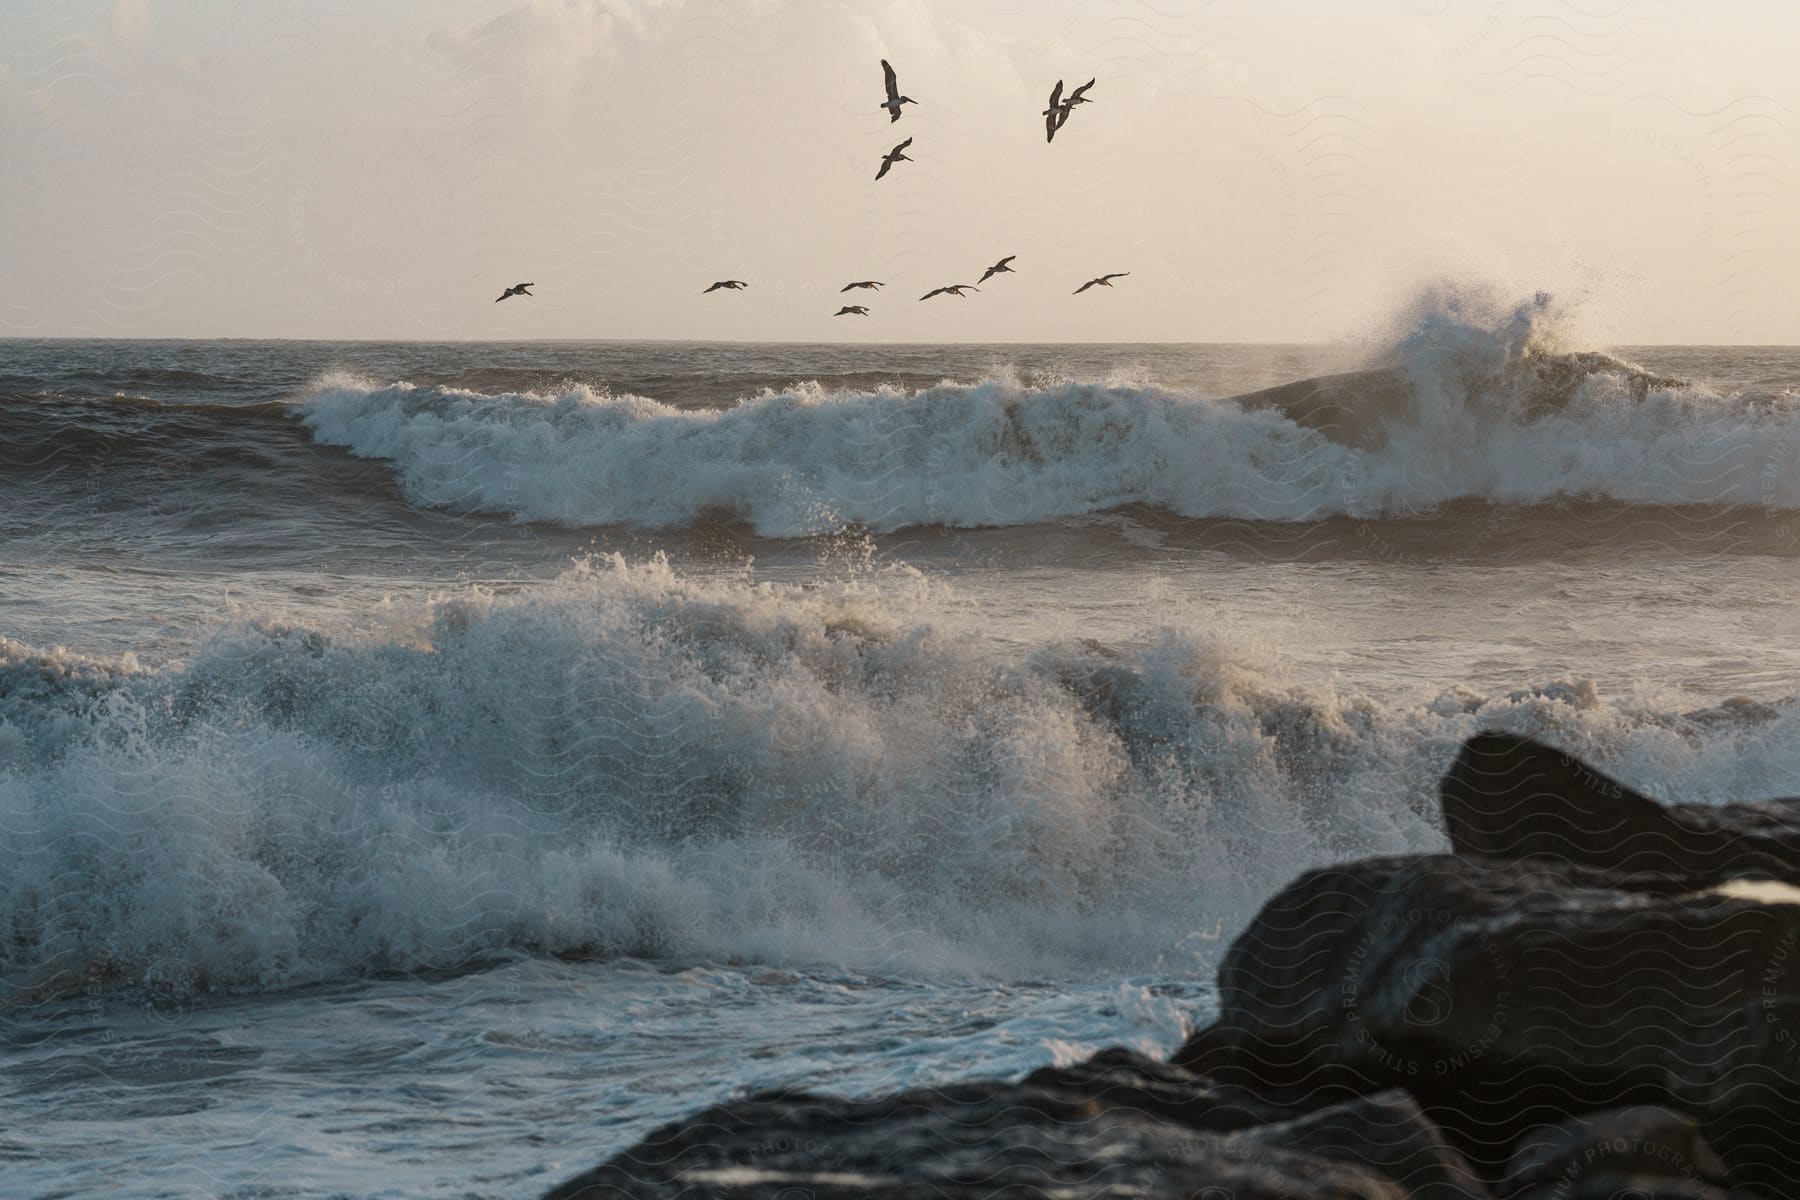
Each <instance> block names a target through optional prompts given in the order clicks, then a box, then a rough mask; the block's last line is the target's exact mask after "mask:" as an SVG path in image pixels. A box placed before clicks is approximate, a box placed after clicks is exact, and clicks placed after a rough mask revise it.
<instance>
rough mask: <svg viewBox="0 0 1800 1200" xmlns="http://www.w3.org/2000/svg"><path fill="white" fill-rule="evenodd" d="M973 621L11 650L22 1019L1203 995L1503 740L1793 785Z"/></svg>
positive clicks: (1728, 747) (1, 775)
mask: <svg viewBox="0 0 1800 1200" xmlns="http://www.w3.org/2000/svg"><path fill="white" fill-rule="evenodd" d="M940 590H941V585H937V584H934V583H932V582H930V581H928V580H926V579H923V578H921V577H919V576H916V575H910V574H904V573H903V574H898V575H895V576H892V577H888V578H883V579H875V580H862V581H855V582H849V583H843V584H839V585H834V586H825V587H818V588H813V589H795V588H781V587H774V586H770V585H753V584H751V583H748V582H746V581H744V580H741V579H723V580H718V579H714V580H703V579H695V578H689V577H684V576H682V575H679V574H677V573H676V572H674V571H673V570H671V569H670V568H669V567H668V566H667V564H666V563H663V562H660V561H657V562H651V563H648V564H644V565H640V566H628V565H625V564H623V563H622V562H619V561H616V560H614V561H611V562H607V563H601V564H597V565H592V566H587V567H583V568H580V569H577V570H575V571H572V572H571V573H570V574H569V575H567V576H566V577H565V578H563V579H562V580H561V581H559V582H557V583H556V584H554V585H551V586H549V587H548V588H546V589H544V590H542V591H537V592H533V593H531V594H529V595H524V596H514V597H507V598H500V597H495V596H493V595H489V594H486V593H482V592H471V593H468V594H466V595H463V596H461V597H458V598H455V599H452V600H448V601H445V602H442V603H440V604H437V605H435V606H433V607H431V608H428V609H424V610H421V611H418V612H416V613H413V614H411V615H410V616H409V617H407V618H405V619H402V620H398V621H397V622H396V623H395V624H394V625H393V626H392V627H390V628H385V629H383V630H381V631H379V632H377V633H367V634H363V635H359V636H348V635H328V634H326V633H324V632H322V631H319V630H313V629H307V628H302V627H294V626H289V625H278V624H271V623H267V622H251V623H247V624H241V625H237V626H233V627H230V628H228V629H225V630H222V631H220V632H219V633H218V634H217V636H215V637H214V638H213V639H212V640H211V641H210V642H209V643H207V644H206V645H205V646H203V647H202V648H201V649H200V650H199V651H198V652H196V653H195V654H194V656H193V657H192V658H191V659H190V660H189V661H187V662H186V663H183V664H180V665H176V666H171V667H166V668H160V669H147V668H145V667H143V666H141V665H140V664H138V663H136V662H134V661H130V660H128V659H126V660H100V659H84V658H79V657H75V656H68V655H61V654H55V653H51V654H43V653H37V652H34V651H31V650H29V649H28V648H25V647H22V646H19V645H17V644H16V643H8V644H6V645H4V646H0V825H3V826H4V828H6V830H7V831H8V836H7V838H6V839H4V841H0V999H4V1000H6V1001H11V1002H14V1003H18V1002H24V1001H27V1000H29V999H30V998H32V997H35V996H39V995H43V994H46V993H54V992H62V991H68V990H71V989H77V988H83V987H91V986H113V985H135V986H145V987H154V988H173V989H195V988H240V987H282V986H289V985H293V984H296V983H301V982H306V981H311V980H318V979H326V978H332V977H336V976H341V975H345V974H352V975H358V974H368V973H373V972H380V971H394V970H423V969H435V968H448V967H455V966H459V965H463V964H466V963H469V962H472V961H479V960H481V959H483V958H488V957H492V956H495V955H503V954H517V953H561V954H604V955H613V954H634V955H646V956H658V957H663V956H668V957H682V958H695V957H705V958H715V959H735V960H744V959H750V960H759V961H771V962H780V963H789V964H811V963H819V962H831V963H837V964H843V965H848V966H851V967H853V968H856V969H861V970H872V971H891V970H902V971H923V972H931V971H955V972H960V971H971V970H973V971H992V972H1001V973H1032V972H1037V971H1043V970H1057V971H1069V970H1073V971H1077V972H1086V971H1112V972H1116V971H1118V970H1138V971H1148V970H1163V971H1169V972H1186V971H1196V972H1198V971H1201V970H1202V969H1203V967H1202V963H1201V961H1200V958H1201V956H1203V955H1204V954H1206V953H1208V952H1210V951H1212V950H1215V949H1217V948H1218V945H1217V943H1216V942H1215V941H1214V940H1212V939H1214V938H1218V937H1220V936H1221V935H1223V934H1227V933H1228V931H1229V929H1230V928H1231V927H1234V926H1236V925H1237V924H1238V923H1239V922H1240V920H1241V919H1243V918H1244V917H1245V916H1246V915H1247V914H1248V913H1250V912H1252V911H1254V907H1255V905H1256V904H1258V903H1259V902H1260V901H1261V899H1262V898H1263V897H1264V896H1266V894H1267V893H1268V892H1269V891H1270V890H1271V889H1272V888H1273V887H1275V886H1277V885H1278V884H1279V883H1280V882H1281V881H1283V880H1285V879H1286V878H1288V877H1290V876H1291V875H1292V874H1293V873H1294V872H1295V871H1297V870H1300V869H1302V868H1303V867H1305V866H1306V865H1308V864H1310V863H1315V862H1319V861H1324V860H1326V859H1332V858H1341V857H1344V856H1346V855H1359V854H1369V853H1378V852H1390V851H1400V850H1407V849H1421V848H1429V847H1434V846H1437V845H1440V844H1441V841H1440V835H1439V833H1438V831H1437V827H1436V820H1435V815H1434V814H1435V800H1434V797H1435V784H1436V779H1437V776H1438V774H1439V773H1440V771H1441V770H1442V768H1443V765H1444V764H1445V762H1447V761H1448V758H1449V756H1450V754H1451V753H1452V752H1453V750H1454V747H1455V745H1456V743H1457V741H1458V739H1460V738H1461V737H1463V736H1466V735H1467V734H1468V733H1470V732H1472V731H1473V730H1474V729H1475V728H1477V727H1488V728H1504V729H1512V730H1516V731H1519V732H1528V733H1533V734H1537V735H1540V736H1545V737H1548V738H1550V739H1552V740H1554V741H1555V742H1557V743H1558V744H1560V745H1563V746H1565V747H1567V748H1568V749H1570V750H1571V751H1573V752H1577V753H1580V754H1582V755H1583V756H1584V757H1587V758H1589V759H1590V760H1591V761H1594V762H1596V763H1598V764H1600V765H1602V766H1603V767H1606V768H1607V769H1609V770H1613V771H1615V772H1617V773H1619V774H1620V775H1621V776H1622V777H1624V778H1627V779H1633V780H1634V781H1635V780H1637V779H1641V778H1643V777H1645V776H1648V777H1650V778H1652V779H1654V780H1657V781H1659V782H1661V783H1662V784H1663V785H1664V786H1666V787H1668V788H1671V789H1674V790H1675V792H1676V793H1677V794H1680V795H1683V796H1685V797H1686V798H1692V799H1707V798H1721V799H1722V798H1729V795H1730V792H1731V790H1732V789H1737V788H1742V789H1743V790H1744V792H1745V793H1746V795H1750V796H1756V795H1764V794H1769V793H1771V792H1779V791H1783V790H1793V789H1792V786H1791V785H1792V780H1791V778H1788V779H1778V775H1779V772H1780V771H1781V770H1782V769H1784V768H1783V766H1782V764H1791V763H1792V762H1793V761H1794V760H1795V755H1796V751H1795V746H1796V743H1800V710H1797V709H1796V707H1795V706H1794V705H1793V704H1791V703H1787V704H1778V705H1770V706H1764V707H1762V708H1755V709H1751V708H1744V709H1743V710H1742V711H1738V710H1737V709H1731V708H1721V709H1719V710H1717V711H1715V712H1713V713H1710V714H1696V715H1694V716H1692V717H1681V716H1678V715H1675V714H1665V713H1656V712H1650V711H1646V710H1642V709H1633V708H1615V707H1612V706H1609V705H1607V704H1605V703H1603V702H1602V701H1601V700H1600V698H1599V697H1598V696H1597V695H1595V694H1594V692H1593V689H1592V687H1591V685H1589V686H1583V685H1581V684H1580V683H1579V682H1576V683H1572V684H1570V685H1567V686H1563V687H1548V688H1544V689H1539V690H1536V691H1529V692H1523V693H1518V694H1514V695H1505V696H1478V695H1475V694H1473V693H1469V692H1467V691H1466V689H1464V690H1453V691H1452V692H1450V693H1447V694H1446V695H1445V696H1444V697H1443V698H1442V699H1440V700H1439V701H1438V702H1436V703H1433V704H1428V705H1415V704H1383V703H1379V702H1377V701H1374V700H1372V699H1370V698H1368V697H1364V696H1360V695H1356V694H1344V693H1340V692H1337V691H1335V690H1333V689H1331V688H1329V687H1326V688H1320V687H1301V686H1296V685H1293V684H1290V683H1287V682H1285V681H1284V680H1283V679H1282V677H1281V674H1280V671H1279V670H1278V669H1277V668H1276V667H1273V666H1271V665H1270V664H1267V663H1262V662H1259V661H1257V660H1255V659H1253V658H1250V657H1248V656H1246V655H1245V654H1244V653H1243V652H1242V651H1241V650H1239V649H1237V648H1234V647H1232V646H1230V645H1226V644H1222V643H1219V642H1217V641H1214V640H1212V639H1209V638H1207V637H1204V636H1200V635H1197V634H1195V633H1192V632H1186V631H1177V630H1166V631H1162V632H1159V633H1156V634H1154V635H1153V636H1151V637H1150V638H1149V639H1148V640H1147V641H1146V642H1145V643H1143V644H1141V645H1138V646H1135V647H1128V648H1108V647H1102V646H1097V645H1093V644H1089V643H1074V644H1061V643H1058V644H1046V645H1042V646H1039V647H1037V648H1036V649H1035V650H1031V651H1029V652H1026V653H1023V654H1021V653H1019V652H1017V651H1013V650H1009V649H1006V648H1005V647H1001V646H997V645H995V644H994V643H993V642H991V641H989V640H987V639H985V638H983V637H982V636H981V635H980V633H979V631H978V630H977V629H975V628H973V627H968V628H965V627H963V626H960V625H958V624H956V623H955V618H952V617H947V616H945V615H944V613H945V611H946V606H945V605H944V604H943V603H942V597H941V596H939V595H938V594H937V593H938V592H939V591H940ZM1727 765H1729V769H1726V767H1727ZM1788 769H1789V770H1790V773H1791V768H1788ZM1784 785H1785V786H1784Z"/></svg>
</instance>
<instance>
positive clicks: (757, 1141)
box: [547, 1052, 1489, 1200]
mask: <svg viewBox="0 0 1800 1200" xmlns="http://www.w3.org/2000/svg"><path fill="white" fill-rule="evenodd" d="M1102 1058H1105V1059H1108V1062H1107V1063H1106V1064H1105V1065H1103V1066H1102V1067H1101V1068H1099V1069H1096V1070H1087V1069H1085V1068H1077V1069H1073V1070H1072V1071H1069V1072H1066V1073H1065V1072H1062V1071H1052V1072H1039V1073H1037V1074H1036V1075H1034V1076H1032V1077H1031V1079H1030V1080H1027V1081H1026V1082H1024V1083H1020V1084H962V1085H957V1086H954V1087H948V1088H939V1089H919V1090H915V1091H911V1092H906V1093H903V1094H901V1095H898V1096H893V1097H889V1098H885V1099H879V1100H845V1099H840V1098H835V1097H828V1096H820V1095H814V1094H809V1093H777V1094H771V1095H765V1096H759V1097H753V1098H751V1099H748V1100H743V1101H738V1102H734V1103H730V1104H724V1105H720V1106H718V1107H716V1108H713V1109H710V1110H708V1111H706V1112H703V1113H700V1114H699V1115H697V1116H695V1117H693V1118H690V1119H689V1120H686V1121H682V1122H678V1123H676V1124H674V1125H670V1126H667V1127H665V1128H663V1129H661V1130H658V1131H657V1132H656V1133H653V1134H651V1135H650V1136H649V1137H647V1138H646V1139H644V1141H643V1142H641V1143H640V1144H639V1145H637V1146H635V1147H633V1148H632V1149H631V1150H628V1151H626V1152H625V1153H623V1154H621V1155H619V1156H618V1157H616V1158H614V1159H613V1160H611V1161H610V1162H608V1163H606V1164H604V1165H602V1166H601V1167H599V1168H596V1169H595V1170H593V1171H590V1172H589V1173H587V1174H586V1175H583V1176H580V1177H579V1178H577V1179H573V1180H570V1181H569V1182H568V1183H566V1184H564V1185H562V1186H561V1187H559V1188H556V1189H555V1190H553V1191H552V1192H550V1193H549V1196H548V1197H547V1200H576V1198H580V1200H598V1198H599V1197H623V1196H633V1197H661V1196H670V1197H673V1196H677V1195H679V1196H684V1197H701V1196H725V1195H730V1196H733V1197H746V1198H754V1197H768V1198H770V1200H773V1198H774V1197H778V1196H785V1197H789V1198H791V1197H794V1196H798V1195H802V1194H804V1195H806V1196H808V1197H811V1198H814V1200H829V1198H833V1197H843V1198H848V1197H872V1196H883V1197H889V1196H896V1197H918V1198H920V1200H925V1198H928V1197H931V1198H939V1197H943V1198H952V1200H953V1198H957V1197H969V1198H974V1197H992V1196H1017V1197H1021V1198H1024V1197H1033V1198H1036V1197H1041V1196H1045V1195H1059V1196H1069V1197H1089V1196H1094V1197H1098V1196H1114V1195H1117V1196H1125V1195H1129V1196H1133V1197H1152V1198H1154V1197H1171V1198H1173V1197H1182V1198H1184V1200H1191V1198H1193V1197H1206V1198H1213V1200H1312V1198H1318V1200H1326V1198H1331V1200H1406V1198H1415V1197H1416V1198H1422V1200H1488V1197H1489V1193H1488V1192H1487V1191H1486V1190H1485V1189H1484V1188H1483V1187H1482V1186H1481V1185H1480V1184H1479V1183H1478V1182H1477V1181H1475V1180H1474V1179H1473V1177H1472V1175H1471V1174H1470V1172H1469V1170H1468V1168H1467V1165H1466V1164H1465V1163H1464V1162H1463V1161H1462V1159H1461V1158H1460V1156H1458V1155H1456V1153H1455V1152H1454V1151H1453V1150H1450V1149H1449V1148H1448V1147H1447V1146H1446V1145H1445V1144H1444V1143H1443V1140H1442V1138H1441V1137H1439V1135H1438V1134H1437V1131H1436V1130H1435V1129H1433V1128H1432V1127H1431V1125H1430V1123H1429V1122H1428V1121H1427V1120H1425V1118H1424V1117H1423V1116H1422V1115H1421V1114H1420V1112H1419V1110H1418V1107H1417V1106H1416V1105H1415V1104H1413V1103H1412V1101H1411V1100H1410V1099H1409V1098H1407V1097H1406V1096H1404V1095H1402V1094H1399V1093H1391V1094H1388V1095H1385V1096H1378V1097H1371V1098H1368V1099H1366V1100H1359V1101H1356V1102H1353V1103H1352V1104H1351V1105H1349V1106H1346V1107H1345V1108H1344V1109H1343V1110H1341V1111H1340V1110H1328V1111H1324V1112H1319V1113H1314V1114H1311V1115H1308V1116H1306V1117H1303V1118H1301V1119H1298V1120H1294V1121H1288V1122H1284V1123H1278V1124H1272V1125H1248V1126H1245V1125H1242V1121H1243V1119H1244V1117H1245V1116H1246V1115H1247V1112H1246V1110H1244V1109H1242V1108H1241V1107H1234V1106H1232V1105H1231V1104H1229V1103H1227V1104H1225V1105H1223V1106H1221V1107H1218V1108H1213V1107H1211V1102H1210V1101H1208V1100H1202V1101H1200V1102H1198V1103H1195V1104H1189V1105H1186V1106H1184V1105H1182V1104H1181V1103H1180V1102H1179V1101H1178V1099H1177V1098H1176V1096H1175V1092H1176V1091H1178V1090H1179V1089H1180V1088H1182V1087H1191V1088H1193V1089H1194V1090H1195V1091H1196V1092H1197V1093H1198V1094H1201V1095H1203V1096H1204V1095H1206V1094H1208V1093H1209V1092H1210V1091H1211V1089H1210V1087H1209V1085H1207V1084H1206V1083H1205V1081H1201V1080H1194V1079H1192V1077H1190V1076H1187V1075H1186V1074H1185V1073H1183V1072H1179V1071H1177V1070H1175V1069H1172V1068H1169V1067H1166V1066H1164V1065H1162V1064H1154V1065H1155V1066H1156V1067H1157V1068H1158V1069H1156V1070H1154V1071H1150V1072H1147V1073H1148V1074H1149V1075H1152V1076H1155V1077H1156V1078H1155V1079H1154V1081H1153V1082H1151V1083H1150V1084H1146V1083H1145V1082H1144V1080H1143V1078H1141V1076H1140V1074H1139V1072H1138V1071H1137V1070H1136V1069H1135V1063H1134V1062H1133V1060H1134V1059H1135V1056H1128V1055H1123V1054H1122V1052H1114V1053H1113V1054H1112V1055H1110V1056H1102ZM1136 1061H1137V1062H1142V1061H1143V1060H1136ZM1109 1079H1110V1080H1111V1081H1112V1083H1113V1084H1114V1085H1116V1087H1117V1091H1116V1092H1115V1088H1114V1087H1112V1086H1100V1087H1098V1088H1096V1087H1094V1086H1092V1085H1095V1084H1099V1083H1102V1081H1105V1080H1109ZM1146 1087H1147V1088H1148V1090H1149V1092H1150V1093H1153V1094H1154V1096H1155V1099H1154V1101H1153V1103H1152V1104H1151V1105H1150V1107H1151V1108H1153V1109H1155V1110H1158V1111H1174V1112H1177V1113H1179V1115H1181V1116H1182V1117H1183V1118H1184V1120H1182V1121H1180V1122H1178V1121H1175V1120H1163V1119H1160V1118H1159V1117H1156V1116H1152V1115H1150V1113H1149V1112H1148V1111H1146V1109H1145V1108H1144V1107H1140V1103H1141V1102H1142V1101H1143V1100H1144V1098H1145V1095H1146V1090H1145V1089H1146ZM1090 1093H1091V1094H1090ZM1213 1120H1218V1121H1221V1122H1223V1123H1225V1124H1227V1125H1231V1126H1233V1127H1235V1128H1236V1132H1230V1133H1218V1132H1210V1131H1207V1130H1206V1129H1205V1128H1204V1127H1205V1125H1206V1124H1207V1123H1208V1122H1210V1121H1213ZM1196 1122H1197V1123H1196Z"/></svg>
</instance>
